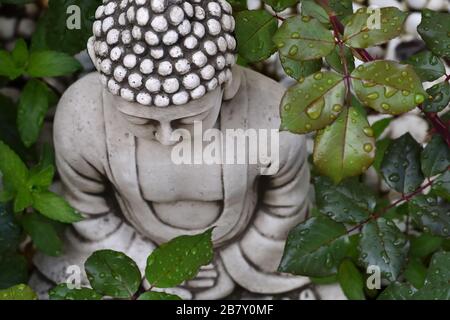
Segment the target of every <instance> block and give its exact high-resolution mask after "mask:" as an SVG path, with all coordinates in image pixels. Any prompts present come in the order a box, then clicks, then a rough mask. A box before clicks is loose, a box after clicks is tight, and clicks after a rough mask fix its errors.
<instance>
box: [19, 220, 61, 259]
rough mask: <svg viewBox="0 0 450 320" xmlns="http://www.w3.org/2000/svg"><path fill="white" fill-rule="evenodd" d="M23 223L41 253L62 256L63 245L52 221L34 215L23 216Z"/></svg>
mask: <svg viewBox="0 0 450 320" xmlns="http://www.w3.org/2000/svg"><path fill="white" fill-rule="evenodd" d="M21 223H22V226H23V228H24V229H25V231H26V232H27V233H28V235H30V237H31V239H32V240H33V244H34V245H35V246H36V247H37V248H38V249H39V250H40V251H42V252H43V253H45V254H47V255H49V256H59V255H60V254H61V252H62V247H63V244H62V241H61V239H60V238H59V236H58V234H57V232H56V230H55V228H54V227H53V225H52V224H51V223H50V221H47V220H46V219H44V217H42V216H40V215H37V214H34V213H32V214H27V215H25V216H23V218H22V219H21Z"/></svg>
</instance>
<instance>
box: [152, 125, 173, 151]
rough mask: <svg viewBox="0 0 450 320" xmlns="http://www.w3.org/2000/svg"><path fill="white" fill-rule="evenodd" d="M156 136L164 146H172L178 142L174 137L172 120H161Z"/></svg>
mask: <svg viewBox="0 0 450 320" xmlns="http://www.w3.org/2000/svg"><path fill="white" fill-rule="evenodd" d="M155 138H156V140H158V141H159V143H161V144H162V145H164V146H171V145H174V144H175V143H177V142H178V141H177V139H174V137H173V129H172V126H171V125H170V122H160V124H159V127H158V130H157V131H156V133H155Z"/></svg>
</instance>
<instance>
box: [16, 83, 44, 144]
mask: <svg viewBox="0 0 450 320" xmlns="http://www.w3.org/2000/svg"><path fill="white" fill-rule="evenodd" d="M47 90H48V89H47V85H46V84H45V83H43V82H41V81H39V80H34V79H31V80H29V81H28V82H27V84H26V85H25V88H24V89H23V91H22V94H21V95H20V101H19V109H18V114H17V127H18V128H19V133H20V137H21V138H22V141H23V143H24V144H25V146H27V147H30V146H31V145H32V144H34V143H35V142H36V140H37V139H38V137H39V133H40V131H41V128H42V124H43V123H44V118H45V114H46V113H47V109H48V95H47Z"/></svg>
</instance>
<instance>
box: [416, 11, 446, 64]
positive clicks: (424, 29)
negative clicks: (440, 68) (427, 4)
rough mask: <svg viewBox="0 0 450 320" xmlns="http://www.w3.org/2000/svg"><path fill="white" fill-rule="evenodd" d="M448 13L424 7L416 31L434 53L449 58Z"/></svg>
mask: <svg viewBox="0 0 450 320" xmlns="http://www.w3.org/2000/svg"><path fill="white" fill-rule="evenodd" d="M449 21H450V14H449V13H443V12H436V11H432V10H428V9H425V10H424V11H423V12H422V21H421V22H420V24H419V26H418V27H417V31H418V32H419V34H420V36H421V37H422V39H423V41H425V44H426V45H427V47H428V49H430V50H431V51H432V52H433V53H434V54H435V55H437V56H439V57H442V58H446V59H450V23H448V22H449Z"/></svg>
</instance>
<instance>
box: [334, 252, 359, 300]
mask: <svg viewBox="0 0 450 320" xmlns="http://www.w3.org/2000/svg"><path fill="white" fill-rule="evenodd" d="M338 280H339V284H340V286H341V289H342V291H343V292H344V294H345V296H346V297H347V298H348V299H350V300H366V298H365V295H364V285H365V283H364V279H363V276H362V275H361V273H360V272H359V270H358V268H356V266H355V265H354V264H353V262H352V261H351V260H349V259H344V261H342V263H341V265H340V266H339V271H338Z"/></svg>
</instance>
